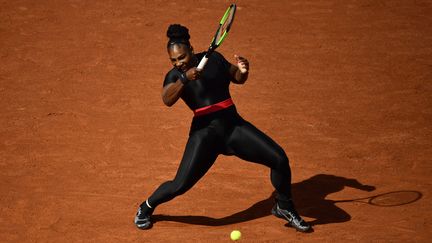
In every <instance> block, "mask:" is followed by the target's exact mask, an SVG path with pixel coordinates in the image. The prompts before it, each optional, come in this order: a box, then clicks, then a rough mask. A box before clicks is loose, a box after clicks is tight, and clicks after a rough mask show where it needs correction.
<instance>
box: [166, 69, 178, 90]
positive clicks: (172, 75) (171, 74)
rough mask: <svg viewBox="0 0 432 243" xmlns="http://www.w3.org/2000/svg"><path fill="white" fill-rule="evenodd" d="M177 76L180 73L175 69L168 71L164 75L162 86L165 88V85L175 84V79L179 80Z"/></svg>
mask: <svg viewBox="0 0 432 243" xmlns="http://www.w3.org/2000/svg"><path fill="white" fill-rule="evenodd" d="M179 76H180V71H178V70H177V69H175V68H172V69H171V70H169V71H168V72H167V74H166V75H165V80H164V83H163V86H165V85H167V84H169V83H174V82H176V81H177V79H178V78H179Z"/></svg>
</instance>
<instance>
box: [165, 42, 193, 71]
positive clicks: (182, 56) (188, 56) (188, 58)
mask: <svg viewBox="0 0 432 243" xmlns="http://www.w3.org/2000/svg"><path fill="white" fill-rule="evenodd" d="M168 55H169V58H170V61H171V63H172V64H173V66H174V67H175V68H177V69H178V70H180V71H182V72H186V71H187V70H188V69H189V68H191V64H192V58H193V53H192V47H189V46H186V45H182V44H178V45H177V44H176V45H172V46H170V47H169V48H168Z"/></svg>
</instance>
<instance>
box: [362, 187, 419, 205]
mask: <svg viewBox="0 0 432 243" xmlns="http://www.w3.org/2000/svg"><path fill="white" fill-rule="evenodd" d="M422 196H423V195H422V193H421V192H418V191H394V192H387V193H383V194H379V195H376V196H373V197H371V198H370V199H369V200H368V203H369V204H371V205H374V206H379V207H394V206H402V205H406V204H410V203H413V202H416V201H418V200H420V199H421V198H422Z"/></svg>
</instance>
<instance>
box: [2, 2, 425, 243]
mask: <svg viewBox="0 0 432 243" xmlns="http://www.w3.org/2000/svg"><path fill="white" fill-rule="evenodd" d="M229 4H230V2H229V1H191V0H186V1H176V2H173V1H168V2H167V1H142V0H140V1H138V0H131V1H83V0H70V1H29V0H26V1H5V0H3V1H0V9H1V10H0V58H1V59H0V60H1V64H0V82H1V83H0V107H1V113H0V138H1V140H0V186H1V190H0V239H1V241H2V242H60V241H65V240H66V241H68V242H83V241H86V242H87V241H88V242H174V241H178V242H183V241H184V242H200V241H202V242H229V241H230V240H229V233H230V232H231V231H232V230H234V229H239V230H240V231H241V232H242V233H243V238H242V241H243V242H296V241H304V242H316V241H322V242H330V241H331V242H347V241H357V242H360V241H361V242H365V241H379V242H427V241H428V240H430V237H431V236H432V235H431V232H432V229H431V228H432V227H431V220H430V216H431V210H432V206H431V205H432V204H431V203H430V199H431V198H430V197H431V180H430V178H431V177H430V176H431V173H432V168H431V157H432V146H431V145H432V123H431V121H432V98H431V93H432V82H431V81H432V46H431V43H432V14H431V13H432V6H431V2H430V1H402V0H400V1H375V0H365V1H354V0H352V1H336V0H333V1H332V0H329V1H265V3H263V1H256V0H251V1H238V2H237V4H238V12H237V16H236V22H235V23H234V26H233V29H232V32H231V34H230V36H229V37H228V38H227V39H226V41H225V43H224V44H223V46H221V48H220V52H221V53H223V54H224V55H225V57H226V58H227V59H229V60H230V61H234V58H233V55H234V54H239V55H243V56H245V57H247V58H248V59H249V61H250V63H251V73H250V76H249V80H248V82H247V83H246V84H245V85H243V86H235V85H232V88H231V91H232V96H233V100H234V102H235V103H236V105H237V107H238V110H239V112H240V113H241V115H242V116H243V117H244V118H245V119H247V120H249V121H251V122H252V123H254V124H255V125H256V126H257V127H258V128H260V129H261V130H263V131H264V132H266V133H267V134H269V135H270V136H271V137H272V138H274V140H276V141H277V142H278V143H279V144H280V145H281V146H282V147H283V148H284V149H285V150H286V152H287V154H288V156H289V158H290V161H291V168H292V172H293V190H294V196H295V201H296V203H297V206H298V210H299V211H300V213H301V214H302V215H303V216H304V217H305V218H306V219H307V220H309V221H312V222H313V223H314V229H315V232H313V233H311V234H301V233H297V232H295V231H294V230H293V229H292V228H287V227H285V226H284V224H285V223H284V222H283V221H282V220H280V219H278V218H275V217H273V216H271V215H270V208H271V206H272V204H273V199H272V198H271V194H272V191H273V189H272V186H271V184H270V181H269V170H268V169H267V168H265V167H263V166H260V165H255V164H250V163H247V162H244V161H241V160H240V159H237V158H235V157H223V156H221V157H219V159H218V160H217V162H216V164H215V165H214V167H213V168H212V169H211V170H210V171H209V173H208V174H207V175H206V176H205V177H204V178H203V179H202V180H201V181H200V182H199V183H198V184H197V185H196V186H195V187H194V188H193V189H191V190H190V191H189V192H187V193H186V194H184V195H182V196H180V197H178V198H176V199H174V200H173V201H171V202H169V203H166V204H164V205H162V206H160V207H159V208H158V209H157V211H156V212H155V214H156V219H157V222H156V223H155V225H154V227H153V229H151V230H149V231H140V230H138V229H136V228H135V225H134V224H133V217H134V214H135V212H136V209H137V206H138V205H139V203H141V202H142V200H144V199H145V198H146V197H147V196H149V195H150V194H151V193H152V192H153V191H154V190H155V189H156V187H157V186H158V185H159V184H161V183H162V182H164V181H166V180H170V179H172V178H173V177H174V175H175V172H176V170H177V165H178V162H179V159H180V158H181V155H182V153H183V148H184V145H185V143H186V139H187V133H188V130H189V124H190V121H191V118H192V112H191V111H190V110H188V108H187V107H186V106H185V105H184V104H183V102H179V103H178V104H176V105H175V106H174V107H172V108H168V107H165V106H164V104H163V103H162V100H161V98H160V91H161V87H162V80H163V77H164V75H165V73H166V72H167V71H168V70H169V69H170V68H171V66H170V63H169V60H168V56H167V53H166V49H165V48H166V47H165V46H166V37H165V31H166V28H167V27H168V25H169V24H171V23H181V24H183V25H186V26H188V27H189V28H190V33H191V35H192V39H191V42H192V44H193V45H194V47H195V50H197V51H199V50H204V49H206V48H207V46H208V44H209V41H210V40H211V36H212V35H213V32H214V28H215V27H216V23H217V21H219V18H220V16H221V14H222V13H223V11H224V10H225V8H226V7H227V6H228V5H229ZM354 180H357V181H358V182H360V183H361V184H363V185H372V186H375V187H376V190H375V191H373V192H368V191H364V190H360V189H358V188H357V189H356V188H353V187H351V186H352V185H353V183H354V182H355V181H354ZM350 185H351V186H350ZM400 190H413V191H417V192H419V193H421V194H422V198H421V199H420V200H418V201H416V202H413V203H410V204H406V205H401V206H395V207H377V206H372V205H369V204H366V203H361V202H344V203H334V202H332V201H331V200H343V199H354V198H359V197H367V196H372V195H376V194H379V193H386V192H391V191H400Z"/></svg>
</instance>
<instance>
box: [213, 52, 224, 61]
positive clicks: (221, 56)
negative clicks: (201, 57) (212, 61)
mask: <svg viewBox="0 0 432 243" xmlns="http://www.w3.org/2000/svg"><path fill="white" fill-rule="evenodd" d="M212 55H213V56H214V57H215V58H217V59H219V60H226V59H225V57H224V56H223V55H222V54H221V53H220V52H217V51H215V52H213V54H212Z"/></svg>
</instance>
